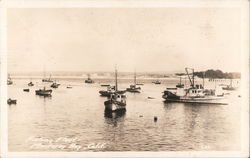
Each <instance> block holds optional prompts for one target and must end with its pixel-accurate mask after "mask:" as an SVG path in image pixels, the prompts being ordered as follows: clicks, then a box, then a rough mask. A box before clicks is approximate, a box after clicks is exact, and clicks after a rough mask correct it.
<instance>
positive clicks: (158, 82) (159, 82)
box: [152, 80, 161, 84]
mask: <svg viewBox="0 0 250 158" xmlns="http://www.w3.org/2000/svg"><path fill="white" fill-rule="evenodd" d="M152 83H154V84H161V81H159V80H156V81H153V82H152Z"/></svg>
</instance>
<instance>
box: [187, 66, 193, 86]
mask: <svg viewBox="0 0 250 158" xmlns="http://www.w3.org/2000/svg"><path fill="white" fill-rule="evenodd" d="M188 69H190V68H185V70H186V72H187V75H188V79H189V81H190V83H191V87H194V69H191V70H193V81H192V79H191V78H190V76H189V73H188Z"/></svg>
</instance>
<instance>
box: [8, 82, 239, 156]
mask: <svg viewBox="0 0 250 158" xmlns="http://www.w3.org/2000/svg"><path fill="white" fill-rule="evenodd" d="M13 81H14V84H13V85H8V97H9V98H12V99H17V104H16V105H14V104H12V105H7V106H8V149H9V151H11V152H18V151H63V152H64V151H69V152H84V151H102V152H103V151H105V152H106V151H213V150H217V151H227V150H239V149H240V143H241V142H240V139H239V137H240V132H241V131H240V109H241V98H240V96H239V95H240V91H239V89H238V90H237V91H227V92H228V93H230V94H227V95H226V101H227V102H228V103H229V104H227V105H216V104H210V105H209V104H187V103H164V99H163V98H162V92H163V91H164V90H165V89H166V87H174V86H175V85H176V84H177V83H178V79H176V80H174V81H173V80H164V82H162V84H159V85H156V84H153V83H151V81H140V80H139V81H138V82H143V83H144V85H143V86H140V87H141V88H142V91H141V93H129V92H127V93H126V95H127V107H126V112H123V113H113V114H110V113H105V106H104V101H106V100H107V98H106V97H102V96H100V95H99V93H98V92H99V91H100V90H103V89H105V88H106V87H101V84H112V83H113V80H111V79H110V80H101V79H100V80H97V79H96V80H95V83H94V84H86V83H84V80H80V79H75V80H74V79H60V80H58V81H57V82H58V83H60V84H61V85H60V86H59V88H57V89H53V92H52V96H51V97H46V98H44V97H41V96H37V95H35V90H37V89H39V88H42V87H43V86H45V83H42V82H41V79H39V80H38V79H33V83H34V84H35V85H34V86H33V87H28V85H27V84H28V83H29V79H13ZM131 83H132V79H131V81H130V80H126V81H119V87H118V88H119V89H121V90H123V89H126V88H128V87H129V85H130V84H131ZM50 84H51V83H46V86H47V87H48V88H49V85H50ZM206 84H208V83H206ZM218 84H219V83H218ZM68 85H71V86H72V88H67V86H68ZM24 88H29V89H30V91H29V92H24V91H23V89H24ZM148 97H151V98H148ZM155 117H157V120H154V118H155Z"/></svg>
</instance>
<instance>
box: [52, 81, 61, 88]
mask: <svg viewBox="0 0 250 158" xmlns="http://www.w3.org/2000/svg"><path fill="white" fill-rule="evenodd" d="M59 86H60V84H58V83H56V81H55V82H53V83H52V85H50V87H51V88H58V87H59Z"/></svg>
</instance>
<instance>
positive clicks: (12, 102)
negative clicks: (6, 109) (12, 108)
mask: <svg viewBox="0 0 250 158" xmlns="http://www.w3.org/2000/svg"><path fill="white" fill-rule="evenodd" d="M16 102H17V100H15V99H11V98H9V99H8V100H7V104H9V105H11V104H16Z"/></svg>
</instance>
